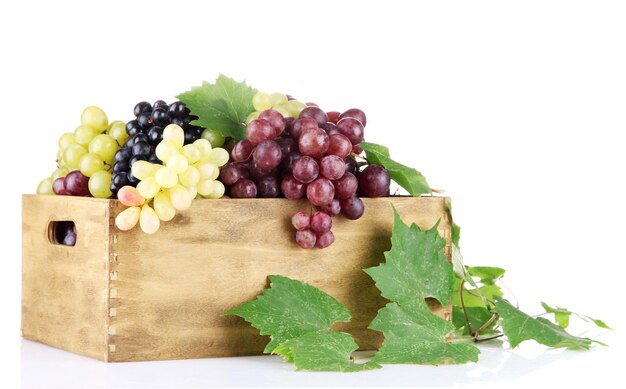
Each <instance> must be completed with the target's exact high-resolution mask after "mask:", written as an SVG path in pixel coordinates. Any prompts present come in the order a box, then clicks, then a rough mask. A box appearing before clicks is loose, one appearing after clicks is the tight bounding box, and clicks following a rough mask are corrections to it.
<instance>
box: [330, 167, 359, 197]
mask: <svg viewBox="0 0 626 389" xmlns="http://www.w3.org/2000/svg"><path fill="white" fill-rule="evenodd" d="M334 184H335V196H336V197H337V198H338V199H349V198H350V197H352V196H354V194H355V193H356V190H357V188H358V186H359V183H358V181H357V179H356V177H355V176H354V174H352V173H350V172H346V173H345V174H344V175H343V177H341V178H340V179H338V180H337V181H335V182H334Z"/></svg>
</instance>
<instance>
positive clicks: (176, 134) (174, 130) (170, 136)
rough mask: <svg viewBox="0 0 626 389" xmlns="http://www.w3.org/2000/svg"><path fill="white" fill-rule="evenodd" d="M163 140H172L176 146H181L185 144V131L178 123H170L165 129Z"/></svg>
mask: <svg viewBox="0 0 626 389" xmlns="http://www.w3.org/2000/svg"><path fill="white" fill-rule="evenodd" d="M163 140H164V141H166V142H170V143H171V144H172V145H173V146H174V147H176V148H180V147H183V145H184V144H185V131H183V129H182V128H181V127H180V126H179V125H176V124H168V125H167V127H165V128H164V129H163Z"/></svg>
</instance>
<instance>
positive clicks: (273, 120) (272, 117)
mask: <svg viewBox="0 0 626 389" xmlns="http://www.w3.org/2000/svg"><path fill="white" fill-rule="evenodd" d="M259 119H263V120H267V121H268V122H269V123H270V124H271V125H272V128H273V129H274V136H280V134H282V133H283V131H284V130H285V118H284V117H283V115H281V114H280V112H278V111H275V110H273V109H268V110H265V111H263V112H261V114H260V115H259Z"/></svg>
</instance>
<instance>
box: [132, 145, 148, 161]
mask: <svg viewBox="0 0 626 389" xmlns="http://www.w3.org/2000/svg"><path fill="white" fill-rule="evenodd" d="M132 151H133V155H134V156H135V155H139V156H142V157H146V159H147V158H148V156H149V155H150V144H149V143H148V142H137V143H135V144H134V145H133V147H132Z"/></svg>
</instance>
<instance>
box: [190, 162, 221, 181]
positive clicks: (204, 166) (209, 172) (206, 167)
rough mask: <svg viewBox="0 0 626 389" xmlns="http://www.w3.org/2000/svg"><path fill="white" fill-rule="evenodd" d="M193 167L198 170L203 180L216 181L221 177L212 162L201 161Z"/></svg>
mask: <svg viewBox="0 0 626 389" xmlns="http://www.w3.org/2000/svg"><path fill="white" fill-rule="evenodd" d="M193 166H195V168H196V169H198V172H199V173H200V179H201V180H215V179H216V178H217V177H219V175H220V170H219V168H218V167H217V166H216V165H215V164H214V163H212V162H210V161H200V162H198V163H196V164H195V165H193Z"/></svg>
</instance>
